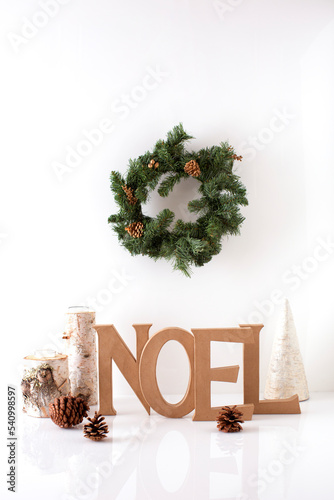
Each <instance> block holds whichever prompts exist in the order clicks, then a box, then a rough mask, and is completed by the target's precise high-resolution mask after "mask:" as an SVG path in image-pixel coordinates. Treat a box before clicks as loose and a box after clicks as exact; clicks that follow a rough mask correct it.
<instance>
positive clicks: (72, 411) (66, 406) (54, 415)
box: [49, 396, 89, 429]
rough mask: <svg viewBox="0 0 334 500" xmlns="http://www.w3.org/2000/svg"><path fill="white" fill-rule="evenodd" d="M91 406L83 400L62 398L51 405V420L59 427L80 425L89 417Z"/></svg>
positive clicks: (69, 397) (68, 397)
mask: <svg viewBox="0 0 334 500" xmlns="http://www.w3.org/2000/svg"><path fill="white" fill-rule="evenodd" d="M88 410H89V406H88V404H87V403H86V401H84V400H83V399H82V398H75V397H73V396H62V397H60V398H55V400H54V401H53V403H50V404H49V412H50V418H51V420H52V422H54V423H55V424H57V425H59V427H64V428H66V429H67V428H70V427H73V426H74V425H78V424H80V423H81V422H82V421H83V418H84V417H87V415H88V413H87V412H88Z"/></svg>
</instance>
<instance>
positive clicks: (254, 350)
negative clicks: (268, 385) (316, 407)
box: [240, 325, 300, 414]
mask: <svg viewBox="0 0 334 500" xmlns="http://www.w3.org/2000/svg"><path fill="white" fill-rule="evenodd" d="M240 327H241V328H251V329H252V330H253V334H254V343H252V344H246V343H245V344H244V403H246V404H247V403H254V414H268V413H269V414H270V413H300V406H299V398H298V394H295V395H294V396H291V398H287V399H266V400H261V401H260V393H259V387H260V385H259V384H260V346H259V337H260V331H261V330H262V328H263V325H240Z"/></svg>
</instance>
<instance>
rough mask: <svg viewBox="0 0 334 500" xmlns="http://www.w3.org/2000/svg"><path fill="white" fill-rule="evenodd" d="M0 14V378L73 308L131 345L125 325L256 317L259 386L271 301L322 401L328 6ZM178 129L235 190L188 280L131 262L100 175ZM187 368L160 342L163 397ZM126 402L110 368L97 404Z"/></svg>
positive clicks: (255, 0)
mask: <svg viewBox="0 0 334 500" xmlns="http://www.w3.org/2000/svg"><path fill="white" fill-rule="evenodd" d="M0 4H1V19H2V23H1V47H0V50H1V61H2V65H1V66H2V71H1V73H2V76H1V81H0V85H1V87H2V89H1V94H0V99H1V138H2V141H1V143H2V147H1V150H0V154H1V182H0V204H1V209H0V262H1V296H0V300H1V310H2V314H1V323H2V339H3V349H4V350H3V353H4V359H5V362H4V364H3V366H4V367H5V370H4V371H5V376H4V377H3V382H5V383H7V382H11V383H18V382H19V377H20V370H21V359H22V357H23V356H25V355H27V354H30V353H31V352H32V351H34V350H35V349H37V348H39V347H42V346H46V345H50V346H51V345H53V346H56V348H57V349H58V350H61V345H60V344H61V341H60V338H61V334H62V331H63V328H64V321H65V316H64V313H65V312H66V310H67V307H68V306H70V305H82V304H90V305H91V306H93V307H94V308H95V310H96V311H97V322H98V323H114V324H115V325H116V327H117V329H118V331H119V332H120V334H121V335H122V336H123V338H124V339H125V341H126V342H127V343H128V345H129V346H130V347H131V348H132V349H134V346H135V336H134V330H133V329H132V327H131V325H132V324H133V323H153V327H152V330H151V332H152V333H153V332H155V331H157V330H158V329H160V328H163V327H167V326H179V327H182V328H185V329H188V330H189V329H190V328H196V327H197V328H198V327H206V326H212V327H219V326H236V325H237V324H238V322H263V323H264V324H265V328H264V330H263V332H262V342H261V388H262V389H263V388H264V381H265V377H266V370H267V368H268V364H269V357H270V351H271V346H272V341H273V335H274V332H275V324H276V321H277V314H278V310H279V304H278V302H279V300H277V299H276V297H279V298H281V297H282V296H283V295H286V296H288V298H289V299H290V302H291V307H292V311H293V313H294V317H295V322H296V326H297V331H298V335H299V340H300V346H301V351H302V354H303V358H304V361H305V368H306V373H307V377H308V381H309V388H310V390H312V391H320V390H321V391H329V390H334V364H333V362H332V357H333V348H334V335H333V333H334V332H333V323H334V308H333V305H332V301H333V299H332V293H333V292H332V276H333V270H334V255H333V254H334V252H333V250H334V246H333V242H334V229H333V226H332V218H333V216H332V214H333V208H334V199H333V196H332V189H333V187H332V186H333V181H334V174H333V168H332V165H333V159H334V146H333V131H334V123H333V121H334V118H333V117H334V109H333V108H334V106H333V104H334V97H333V91H332V89H333V87H334V63H333V49H334V2H333V1H330V0H308V1H305V0H303V1H302V0H289V1H288V0H283V1H282V0H272V1H270V2H268V1H264V0H244V1H243V0H220V1H210V0H206V1H205V0H192V1H189V0H168V1H167V0H158V1H157V0H142V1H140V2H139V1H137V0H123V1H122V2H120V1H117V2H116V1H115V0H95V1H88V0H80V1H79V0H49V1H47V0H44V1H43V0H41V1H37V0H21V1H19V0H16V1H13V2H8V1H5V0H1V2H0ZM179 122H183V124H184V127H185V129H186V130H187V131H188V132H189V133H191V134H192V135H194V136H195V137H196V139H195V140H194V141H193V142H192V144H191V147H192V148H194V149H196V148H201V147H204V146H211V145H213V144H217V143H219V142H220V141H223V140H229V141H230V143H231V144H233V145H234V146H235V148H236V150H237V153H238V154H241V155H243V156H244V161H243V162H242V163H241V164H239V163H238V165H237V167H238V172H239V175H240V176H241V179H242V181H243V182H244V184H245V185H246V187H247V190H248V197H249V207H247V208H246V209H244V210H243V213H244V215H245V216H246V221H245V223H244V225H243V228H242V233H241V236H239V237H234V238H230V239H229V240H227V241H225V243H224V247H223V251H222V252H221V254H220V255H219V256H216V257H215V258H214V259H213V260H212V261H211V262H210V263H209V264H207V265H206V266H204V267H203V268H199V269H195V270H194V274H193V277H192V278H191V279H187V278H185V277H183V276H182V275H180V274H178V273H175V272H172V271H171V267H170V265H169V264H168V263H165V262H158V263H155V262H153V261H151V260H150V259H148V258H144V257H136V258H134V257H131V256H130V254H128V253H127V252H126V251H125V250H124V249H122V248H121V247H120V246H119V245H118V243H117V238H116V236H115V235H114V234H113V233H112V230H111V227H110V226H109V225H108V224H107V219H108V216H109V215H110V214H111V213H113V212H114V211H115V208H116V207H115V204H114V201H113V197H112V194H111V192H110V189H109V175H110V172H111V170H120V171H122V172H124V171H125V170H126V168H127V161H128V159H129V158H130V157H136V156H138V155H140V154H142V153H143V152H144V151H146V150H147V149H149V148H151V146H153V144H154V142H155V141H156V140H157V139H159V138H162V137H163V136H164V135H165V134H166V132H167V131H168V130H170V129H171V128H172V127H173V126H174V125H175V124H177V123H179ZM97 128H100V130H101V131H100V132H99V133H96V131H95V133H94V132H93V133H92V131H93V130H95V129H97ZM88 136H89V137H90V141H91V142H87V137H88ZM82 141H85V142H82ZM92 141H93V142H94V141H95V143H94V144H92ZM194 186H195V184H193V183H192V181H191V180H189V181H188V182H186V181H185V182H184V183H183V184H181V185H180V186H179V187H178V189H177V190H175V192H174V193H173V196H172V197H170V198H169V199H168V200H165V201H161V200H159V199H158V198H157V197H156V196H153V198H152V201H151V203H150V205H149V206H148V207H147V210H148V213H152V214H154V213H157V212H158V210H159V209H161V208H162V207H164V206H169V207H170V208H173V209H174V210H175V212H176V214H177V216H181V217H186V209H185V207H186V202H187V201H188V200H190V199H192V198H194V196H195V192H194ZM273 298H275V301H273V300H272V299H273ZM212 350H213V363H214V364H215V365H216V366H219V365H225V364H236V363H241V351H240V346H238V347H233V346H232V347H231V346H223V345H216V344H215V345H213V349H212ZM187 369H188V368H187V363H186V357H185V354H184V352H183V351H182V348H181V347H179V346H177V345H173V343H170V344H168V345H166V347H164V349H163V350H162V353H161V357H160V358H159V366H158V378H159V383H160V387H161V389H162V391H163V393H164V394H165V395H168V394H173V393H180V392H182V391H183V389H184V387H185V386H186V383H187V374H188V372H187ZM213 390H214V391H215V392H217V391H224V392H228V391H233V392H236V391H237V390H241V382H240V381H239V382H238V384H237V385H234V384H227V383H226V384H222V383H214V384H213ZM128 393H130V389H129V387H128V386H127V384H126V382H125V381H124V379H123V378H122V377H121V376H120V375H119V374H118V375H117V377H116V381H115V395H120V394H128Z"/></svg>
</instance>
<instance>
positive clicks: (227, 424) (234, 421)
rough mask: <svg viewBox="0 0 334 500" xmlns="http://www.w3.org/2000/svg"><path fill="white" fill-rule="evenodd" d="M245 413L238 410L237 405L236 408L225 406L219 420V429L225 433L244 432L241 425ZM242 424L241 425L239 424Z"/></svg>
mask: <svg viewBox="0 0 334 500" xmlns="http://www.w3.org/2000/svg"><path fill="white" fill-rule="evenodd" d="M242 416H243V413H242V412H241V411H239V410H236V405H234V406H223V407H222V409H221V411H220V412H219V415H218V417H217V418H216V420H217V428H218V430H220V431H223V432H239V431H241V430H242V427H241V425H240V423H243V422H244V421H243V420H242ZM239 422H240V423H239Z"/></svg>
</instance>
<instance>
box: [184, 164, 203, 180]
mask: <svg viewBox="0 0 334 500" xmlns="http://www.w3.org/2000/svg"><path fill="white" fill-rule="evenodd" d="M184 171H185V172H186V173H187V174H188V175H191V176H192V177H198V176H199V175H201V169H200V168H199V164H198V163H197V161H196V160H190V161H188V162H187V163H186V164H185V167H184Z"/></svg>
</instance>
